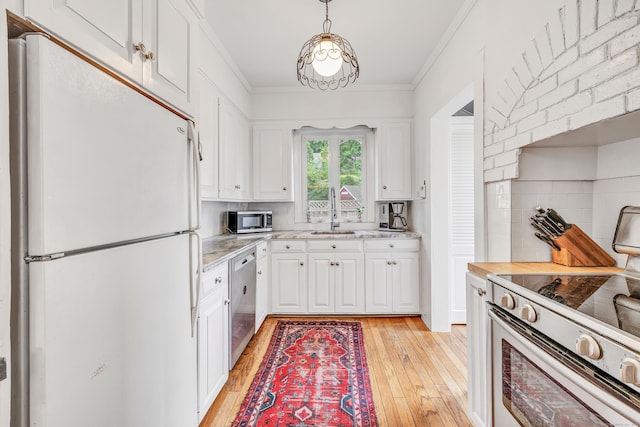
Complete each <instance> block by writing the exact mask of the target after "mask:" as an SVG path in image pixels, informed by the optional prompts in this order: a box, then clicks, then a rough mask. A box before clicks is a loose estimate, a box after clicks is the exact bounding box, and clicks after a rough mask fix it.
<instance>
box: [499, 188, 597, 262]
mask: <svg viewBox="0 0 640 427" xmlns="http://www.w3.org/2000/svg"><path fill="white" fill-rule="evenodd" d="M511 190H512V194H511V201H512V204H511V209H512V211H511V221H512V234H511V245H512V246H511V257H512V261H550V260H551V252H550V248H549V246H547V245H546V244H544V243H542V242H541V241H539V240H538V239H537V238H536V237H535V235H534V229H533V228H532V227H531V225H530V224H529V218H530V217H531V216H532V215H533V214H534V213H535V207H536V206H540V207H542V208H545V209H547V208H553V209H555V210H556V211H557V212H558V213H559V214H560V215H562V217H563V218H564V219H565V220H566V221H567V222H568V223H571V224H577V225H578V226H579V227H580V228H581V229H582V230H583V231H584V232H585V233H587V234H588V235H589V236H592V229H593V223H592V221H593V182H592V181H513V182H512V185H511Z"/></svg>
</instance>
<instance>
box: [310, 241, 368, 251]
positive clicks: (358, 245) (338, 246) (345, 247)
mask: <svg viewBox="0 0 640 427" xmlns="http://www.w3.org/2000/svg"><path fill="white" fill-rule="evenodd" d="M307 249H308V250H309V251H310V252H332V251H335V252H362V240H359V239H333V240H329V239H313V240H307Z"/></svg>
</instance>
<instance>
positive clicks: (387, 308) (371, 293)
mask: <svg viewBox="0 0 640 427" xmlns="http://www.w3.org/2000/svg"><path fill="white" fill-rule="evenodd" d="M388 262H391V261H390V260H389V259H388V257H387V256H385V255H384V254H371V255H369V254H367V255H366V256H365V278H366V299H365V301H366V304H365V311H366V312H367V313H391V311H392V308H393V305H392V298H393V294H392V291H393V289H392V288H391V282H390V279H391V278H390V272H389V270H390V266H389V265H388V264H387V263H388Z"/></svg>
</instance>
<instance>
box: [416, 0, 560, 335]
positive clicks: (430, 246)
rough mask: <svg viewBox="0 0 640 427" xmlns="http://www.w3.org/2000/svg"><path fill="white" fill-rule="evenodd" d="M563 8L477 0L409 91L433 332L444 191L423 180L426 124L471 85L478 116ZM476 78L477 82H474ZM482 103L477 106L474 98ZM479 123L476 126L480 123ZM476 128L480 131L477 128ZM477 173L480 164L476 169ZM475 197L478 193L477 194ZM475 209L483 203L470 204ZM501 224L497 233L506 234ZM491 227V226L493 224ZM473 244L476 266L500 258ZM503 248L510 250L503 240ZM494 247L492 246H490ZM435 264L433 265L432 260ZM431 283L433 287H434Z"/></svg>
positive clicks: (442, 297)
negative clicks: (438, 216) (423, 190)
mask: <svg viewBox="0 0 640 427" xmlns="http://www.w3.org/2000/svg"><path fill="white" fill-rule="evenodd" d="M562 4H563V0H540V1H536V2H531V1H528V0H477V1H476V2H475V5H474V6H473V8H472V9H471V11H470V12H469V14H468V15H467V17H466V19H465V20H464V22H463V23H462V25H461V26H460V28H459V29H458V31H457V32H456V34H455V35H454V36H453V38H452V39H451V40H450V41H449V42H448V44H447V46H446V47H445V48H444V50H443V51H442V53H441V54H440V55H439V57H438V58H437V60H436V61H435V62H434V63H433V65H432V66H431V67H430V68H429V70H428V72H427V73H426V74H425V76H424V78H423V80H422V81H421V82H420V83H419V85H418V87H417V89H416V91H415V104H414V111H415V113H414V123H415V133H414V135H415V141H416V182H422V180H424V179H426V180H427V188H428V189H429V197H428V198H427V199H426V200H424V201H417V202H413V204H412V208H413V212H414V218H413V221H414V224H415V229H416V230H417V231H420V232H422V233H423V236H425V237H424V239H423V255H424V258H423V272H422V279H423V284H424V286H423V304H422V306H423V312H422V317H423V319H424V321H425V322H426V324H427V326H429V327H430V328H431V329H433V330H447V329H448V328H449V325H448V324H447V318H446V315H444V314H443V310H444V308H446V307H448V301H446V299H447V298H448V295H447V294H446V292H443V291H442V288H443V287H445V288H446V287H447V281H446V276H444V277H445V279H444V280H443V279H442V277H443V276H442V275H438V274H436V275H435V276H434V272H433V271H432V265H431V262H432V261H433V260H432V258H433V256H434V253H433V251H434V250H437V248H439V247H440V245H443V244H446V242H444V241H441V240H440V239H439V240H438V241H430V236H432V235H433V233H434V232H435V230H436V229H437V227H439V226H440V223H439V222H438V221H435V220H434V218H433V216H432V213H433V212H437V210H436V209H437V205H435V206H434V204H433V200H434V198H435V199H436V200H438V199H439V198H443V197H444V196H443V195H442V193H443V192H445V191H446V188H442V187H441V186H439V185H436V184H435V183H434V182H432V181H431V179H429V177H430V176H432V173H431V171H430V168H431V165H432V164H436V163H437V162H438V159H432V152H437V151H438V149H437V148H434V147H433V144H442V143H444V142H443V141H432V140H431V134H432V132H431V119H432V117H434V116H435V115H436V114H437V112H438V111H440V110H441V109H442V108H443V107H444V106H445V105H447V103H448V102H449V101H450V100H451V99H452V98H453V97H454V96H455V95H456V94H458V93H460V91H462V90H463V89H464V88H465V87H467V86H468V85H469V84H472V83H473V84H474V87H475V92H476V94H475V98H476V99H475V101H476V111H478V112H479V114H482V113H483V105H484V104H489V105H491V103H492V102H493V100H492V98H494V97H495V96H497V95H496V88H498V87H499V85H500V84H501V83H502V82H503V81H504V77H505V75H506V74H507V72H508V71H509V69H510V67H511V64H513V63H515V62H516V59H517V57H518V56H519V55H521V53H522V49H523V46H526V44H527V43H528V42H529V41H530V40H531V39H533V37H534V35H535V34H536V33H537V32H538V31H539V30H540V28H541V27H542V26H543V25H544V24H545V23H546V22H547V18H548V15H549V14H551V13H552V12H553V11H554V10H555V9H557V8H558V7H560V6H561V5H562ZM479 76H480V77H479ZM483 97H484V99H483V101H482V102H478V100H479V99H482V98H483ZM481 123H482V122H481ZM479 127H480V129H481V128H482V126H479ZM475 139H476V148H478V149H479V150H481V149H482V147H483V145H482V139H481V138H475ZM478 167H479V168H480V169H482V164H481V162H480V164H479V165H478ZM479 193H482V192H481V191H479ZM476 205H478V206H479V209H482V206H484V204H483V203H476ZM484 212H485V211H484V210H480V211H479V212H478V215H477V216H478V217H479V218H480V222H483V221H482V220H484ZM507 221H508V222H507V223H502V224H501V226H502V229H504V228H505V227H506V228H507V229H508V228H509V226H510V225H509V224H510V218H508V219H507ZM493 226H494V228H495V227H497V224H493ZM480 237H481V238H479V239H476V240H477V241H478V244H479V245H481V246H480V247H477V248H476V254H479V256H480V258H476V260H478V261H482V260H485V259H489V257H490V256H491V254H494V253H495V254H501V253H502V252H504V250H503V249H504V248H499V247H496V248H495V249H492V248H491V247H490V246H489V245H487V244H485V239H484V238H483V237H484V235H483V236H480ZM506 240H507V243H506V247H508V246H509V245H510V243H509V242H510V238H509V236H507V237H506ZM494 246H495V245H494ZM433 262H435V261H433ZM436 284H437V285H436Z"/></svg>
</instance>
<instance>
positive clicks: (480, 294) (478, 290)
mask: <svg viewBox="0 0 640 427" xmlns="http://www.w3.org/2000/svg"><path fill="white" fill-rule="evenodd" d="M476 292H477V293H478V296H480V297H481V296H484V295H485V294H486V293H487V291H485V290H484V289H482V288H478V289H476Z"/></svg>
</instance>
